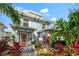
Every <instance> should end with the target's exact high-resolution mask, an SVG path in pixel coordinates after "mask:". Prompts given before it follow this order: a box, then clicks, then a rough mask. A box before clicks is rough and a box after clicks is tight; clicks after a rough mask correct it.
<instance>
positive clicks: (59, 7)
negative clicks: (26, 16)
mask: <svg viewBox="0 0 79 59" xmlns="http://www.w3.org/2000/svg"><path fill="white" fill-rule="evenodd" d="M74 6H75V4H71V3H69V4H68V3H13V7H14V8H16V9H20V10H33V11H35V12H38V13H41V14H43V17H44V18H46V19H48V20H52V21H55V20H57V19H59V18H64V19H65V20H67V19H68V14H69V9H72V8H73V7H74ZM75 7H76V6H75ZM0 20H1V21H2V22H3V23H4V24H5V25H6V26H7V28H8V29H9V31H12V29H11V26H10V24H12V21H11V19H10V18H9V17H7V16H6V15H4V14H0Z"/></svg>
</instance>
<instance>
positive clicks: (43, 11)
mask: <svg viewBox="0 0 79 59" xmlns="http://www.w3.org/2000/svg"><path fill="white" fill-rule="evenodd" d="M40 12H41V13H48V8H44V9H41V10H40Z"/></svg>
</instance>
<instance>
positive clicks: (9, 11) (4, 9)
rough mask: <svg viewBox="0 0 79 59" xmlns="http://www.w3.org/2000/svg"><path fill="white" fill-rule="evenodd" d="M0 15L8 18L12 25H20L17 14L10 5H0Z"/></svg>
mask: <svg viewBox="0 0 79 59" xmlns="http://www.w3.org/2000/svg"><path fill="white" fill-rule="evenodd" d="M0 13H1V14H6V15H7V16H9V17H10V18H11V19H12V21H13V23H20V20H19V14H18V12H17V11H15V9H14V7H13V6H12V4H9V3H0Z"/></svg>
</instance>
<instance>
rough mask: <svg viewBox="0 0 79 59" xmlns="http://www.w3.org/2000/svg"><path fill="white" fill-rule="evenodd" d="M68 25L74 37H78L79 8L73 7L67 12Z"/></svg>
mask: <svg viewBox="0 0 79 59" xmlns="http://www.w3.org/2000/svg"><path fill="white" fill-rule="evenodd" d="M68 17H69V27H70V29H71V30H72V35H73V37H74V38H75V39H78V38H79V9H74V10H72V11H70V13H69V16H68Z"/></svg>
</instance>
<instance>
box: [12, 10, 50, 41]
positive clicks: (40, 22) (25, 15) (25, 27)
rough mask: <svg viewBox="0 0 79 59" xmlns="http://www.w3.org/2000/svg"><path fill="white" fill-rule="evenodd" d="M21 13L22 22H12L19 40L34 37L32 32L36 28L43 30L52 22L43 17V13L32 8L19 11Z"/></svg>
mask: <svg viewBox="0 0 79 59" xmlns="http://www.w3.org/2000/svg"><path fill="white" fill-rule="evenodd" d="M18 12H19V14H20V15H21V19H20V24H19V25H17V24H12V25H11V26H12V28H13V30H14V31H15V32H16V33H17V34H16V37H17V38H18V39H17V40H18V41H27V40H31V39H32V33H33V32H34V31H35V30H39V29H40V30H42V29H44V28H45V27H47V26H48V25H49V24H50V23H51V22H50V21H48V20H47V19H45V18H43V16H42V14H39V13H37V12H34V11H32V10H26V11H21V10H19V11H18Z"/></svg>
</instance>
